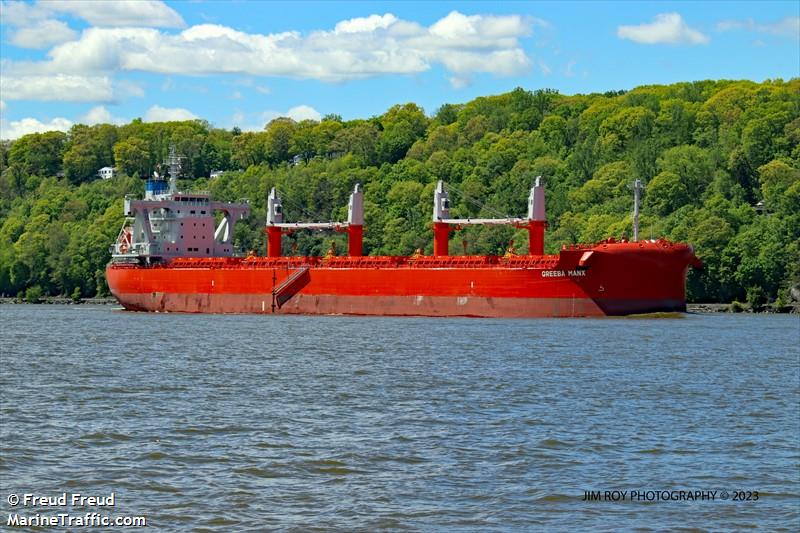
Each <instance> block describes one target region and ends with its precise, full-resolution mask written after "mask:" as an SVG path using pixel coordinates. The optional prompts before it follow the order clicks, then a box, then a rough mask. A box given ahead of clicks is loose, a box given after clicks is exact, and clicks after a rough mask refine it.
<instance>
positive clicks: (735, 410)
mask: <svg viewBox="0 0 800 533" xmlns="http://www.w3.org/2000/svg"><path fill="white" fill-rule="evenodd" d="M0 324H2V339H0V354H1V355H0V357H1V358H2V359H1V360H0V363H1V364H0V395H1V396H0V493H1V494H2V501H0V511H2V515H1V516H2V524H0V530H1V529H4V527H5V526H6V520H7V519H8V517H9V514H10V513H18V514H25V515H29V516H30V515H34V514H39V515H47V516H49V515H56V514H58V513H59V512H62V513H73V514H80V515H83V514H85V513H86V512H88V511H90V510H92V511H99V513H100V514H104V515H110V516H123V515H125V516H144V517H146V520H147V524H148V526H150V529H151V530H164V531H182V530H205V531H220V532H223V531H226V532H227V531H240V530H243V531H264V530H272V529H284V530H298V531H300V530H303V531H305V530H309V529H318V530H365V531H369V530H376V529H411V530H442V529H448V530H450V529H458V530H471V531H491V530H509V529H525V530H548V531H553V530H589V529H591V530H601V531H602V530H609V531H612V530H613V531H618V530H629V529H634V528H645V529H646V528H653V529H672V530H674V529H678V528H688V529H701V530H702V529H708V530H733V529H744V528H759V529H767V530H785V531H797V530H798V529H800V444H799V443H800V352H799V351H798V344H800V319H798V317H797V316H752V315H751V316H745V315H685V316H682V317H678V318H674V317H673V318H652V319H632V318H628V319H599V320H597V319H578V320H571V319H554V320H479V319H428V318H352V317H302V316H213V315H180V314H141V313H129V312H124V311H120V310H115V309H114V308H113V307H112V306H96V307H92V306H23V305H18V306H14V305H5V306H0ZM614 490H619V491H626V495H625V497H624V500H620V501H584V495H585V491H601V494H602V495H603V498H605V497H606V496H605V491H614ZM631 491H638V492H640V493H642V494H647V493H646V492H645V491H660V492H659V494H665V496H664V497H665V498H683V496H681V495H680V493H679V492H677V491H716V495H715V497H714V500H710V499H708V500H702V499H699V500H695V501H691V500H688V501H687V500H685V499H672V500H669V499H668V500H667V501H647V500H646V499H644V500H642V499H641V497H638V498H639V499H638V500H634V501H631V495H632V493H631ZM735 491H745V492H744V493H742V494H740V496H744V497H747V494H746V493H747V492H749V493H750V500H749V501H734V497H735V495H736V492H735ZM112 492H113V493H114V506H113V507H111V506H105V507H91V506H89V507H86V506H83V507H81V506H78V507H75V506H72V507H70V506H69V505H68V506H67V508H66V509H64V507H63V506H62V507H43V506H41V505H38V506H37V505H31V504H29V505H22V504H18V505H16V506H14V507H12V506H11V505H10V504H9V502H8V499H9V495H11V494H16V495H18V496H20V497H22V496H23V495H24V494H26V493H27V494H34V495H44V496H58V495H61V494H63V493H67V495H68V497H71V495H73V494H76V493H80V494H85V495H98V496H107V495H110V494H111V493H112ZM723 492H724V493H725V494H726V495H727V499H723ZM755 492H757V493H758V494H757V495H754V493H755ZM653 494H655V493H650V497H653ZM698 494H699V493H698ZM703 494H706V495H708V494H711V492H708V493H703ZM609 497H613V496H609ZM707 497H709V498H710V496H707ZM754 497H757V498H758V499H757V500H754V499H753V498H754ZM645 498H647V497H645ZM68 503H69V502H68ZM153 528H154V529H153Z"/></svg>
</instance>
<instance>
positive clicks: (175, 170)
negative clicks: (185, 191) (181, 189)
mask: <svg viewBox="0 0 800 533" xmlns="http://www.w3.org/2000/svg"><path fill="white" fill-rule="evenodd" d="M167 167H168V168H169V192H170V194H174V193H175V192H177V190H178V176H179V175H180V173H181V157H180V156H179V155H178V154H177V152H176V151H175V145H174V144H171V145H170V146H169V156H167Z"/></svg>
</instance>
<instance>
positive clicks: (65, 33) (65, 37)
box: [10, 20, 78, 48]
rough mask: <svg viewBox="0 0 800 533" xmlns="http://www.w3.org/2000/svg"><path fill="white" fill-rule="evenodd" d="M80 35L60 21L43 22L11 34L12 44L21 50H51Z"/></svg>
mask: <svg viewBox="0 0 800 533" xmlns="http://www.w3.org/2000/svg"><path fill="white" fill-rule="evenodd" d="M77 35H78V34H77V33H76V32H75V30H73V29H72V28H70V27H69V26H67V25H66V24H65V23H63V22H61V21H60V20H42V21H40V22H37V23H35V24H33V25H32V26H27V27H23V28H20V29H18V30H16V31H15V32H13V33H12V34H11V39H10V42H11V44H13V45H14V46H17V47H20V48H50V47H51V46H53V45H54V44H59V43H63V42H66V41H70V40H72V39H74V38H75V37H76V36H77Z"/></svg>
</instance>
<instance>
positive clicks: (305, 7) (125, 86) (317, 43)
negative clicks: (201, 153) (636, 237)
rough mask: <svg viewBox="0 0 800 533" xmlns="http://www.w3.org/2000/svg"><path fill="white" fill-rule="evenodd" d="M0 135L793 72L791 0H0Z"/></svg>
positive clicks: (798, 8)
mask: <svg viewBox="0 0 800 533" xmlns="http://www.w3.org/2000/svg"><path fill="white" fill-rule="evenodd" d="M0 23H1V24H0V61H1V62H0V138H4V139H6V138H16V137H18V136H20V135H23V134H25V133H30V132H34V131H46V130H48V129H60V130H66V129H68V128H69V127H70V126H71V125H72V124H75V123H81V122H82V123H90V124H91V123H98V122H114V123H125V122H128V121H130V120H131V119H133V118H136V117H142V118H143V119H144V120H152V121H155V120H169V119H184V118H193V117H197V118H203V119H206V120H208V121H210V122H211V123H212V124H214V125H215V126H219V127H224V128H230V127H233V126H239V127H241V128H242V129H245V130H252V129H261V128H263V126H264V124H265V123H266V122H268V121H269V120H270V119H272V118H275V117H276V116H282V115H288V116H291V117H292V118H295V119H297V120H302V119H305V118H312V119H317V118H319V117H321V116H322V115H325V114H327V113H338V114H340V115H342V116H343V117H344V118H345V119H353V118H367V117H370V116H373V115H379V114H381V113H383V112H384V111H385V110H386V109H387V108H389V107H390V106H392V105H394V104H397V103H405V102H416V103H417V104H419V105H421V106H422V107H423V108H424V109H425V110H426V112H428V113H429V114H430V113H433V112H434V111H435V110H436V108H438V107H439V106H440V105H442V104H444V103H448V102H449V103H459V102H466V101H469V100H471V99H473V98H475V97H476V96H482V95H490V94H498V93H502V92H505V91H509V90H511V89H513V88H514V87H517V86H521V87H523V88H526V89H531V90H533V89H538V88H545V87H546V88H553V89H557V90H559V91H560V92H562V93H565V94H574V93H587V92H603V91H607V90H616V89H629V88H632V87H635V86H637V85H643V84H654V83H672V82H678V81H690V80H700V79H720V78H725V79H750V80H755V81H763V80H765V79H768V78H784V79H788V78H792V77H797V76H800V2H798V1H797V0H792V1H774V2H744V1H740V2H722V1H714V2H588V1H586V2H267V1H244V0H242V1H229V2H220V1H208V2H206V1H192V2H188V1H185V2H160V1H148V0H139V1H130V2H126V1H107V2H102V3H101V2H99V1H96V0H95V1H91V0H88V1H84V0H70V1H39V2H13V1H12V2H9V1H5V0H2V3H0Z"/></svg>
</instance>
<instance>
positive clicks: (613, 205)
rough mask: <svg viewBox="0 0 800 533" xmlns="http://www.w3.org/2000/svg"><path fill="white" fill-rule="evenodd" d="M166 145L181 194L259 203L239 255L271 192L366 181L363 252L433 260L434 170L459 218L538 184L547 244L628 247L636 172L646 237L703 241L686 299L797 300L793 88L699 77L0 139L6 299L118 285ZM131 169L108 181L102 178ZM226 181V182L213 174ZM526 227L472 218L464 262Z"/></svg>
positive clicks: (305, 211)
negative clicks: (224, 125)
mask: <svg viewBox="0 0 800 533" xmlns="http://www.w3.org/2000/svg"><path fill="white" fill-rule="evenodd" d="M170 145H174V146H175V147H176V149H177V151H178V152H179V153H180V154H181V155H182V156H183V158H184V159H183V161H184V164H183V166H182V174H183V175H182V180H181V183H180V185H181V187H183V188H185V189H209V190H211V192H212V193H213V194H214V196H215V197H216V198H218V199H222V200H237V199H239V198H248V199H249V200H250V202H251V205H252V208H253V213H252V215H251V218H250V220H249V223H248V224H240V225H239V226H237V233H236V235H235V238H236V243H237V244H238V245H239V246H240V247H241V249H242V250H245V251H247V250H253V251H257V252H259V251H260V252H262V253H263V250H264V247H265V239H264V234H263V224H264V220H265V218H266V214H265V207H266V197H267V194H268V191H269V190H270V188H271V187H273V186H275V187H277V188H278V190H279V191H280V192H281V194H282V196H283V200H284V213H285V218H286V219H287V220H292V221H308V220H322V221H327V220H343V219H344V218H345V216H346V205H347V199H348V195H349V193H350V192H351V190H352V188H353V186H354V184H355V183H357V182H358V183H361V184H362V185H363V186H364V191H365V200H366V201H365V215H366V228H365V236H364V246H365V252H366V253H369V254H372V255H381V254H387V255H400V254H410V253H413V252H414V251H415V250H417V249H422V250H423V251H425V252H427V253H430V252H431V248H432V244H431V241H432V239H431V231H430V212H431V203H432V198H433V189H434V187H435V183H436V181H437V180H439V179H443V180H445V181H446V182H447V183H448V185H449V187H450V191H451V203H452V209H451V212H452V214H453V215H454V216H457V217H477V216H483V217H495V216H506V215H513V216H520V215H523V214H524V213H525V211H526V201H527V194H528V190H529V188H530V186H531V184H532V182H533V180H534V178H535V177H536V176H539V175H541V176H543V177H544V179H545V184H546V190H547V213H548V222H549V230H548V232H547V235H546V250H547V252H548V253H556V252H557V251H558V249H559V248H560V247H561V246H562V245H563V244H569V243H577V242H594V241H597V240H600V239H602V238H605V237H607V236H615V237H623V236H627V237H630V236H631V207H632V199H631V197H632V193H631V191H630V185H631V183H632V182H633V181H634V180H635V179H641V180H642V181H643V183H644V184H645V194H644V200H643V206H642V216H641V222H640V227H641V236H642V237H644V238H650V237H661V236H664V237H667V238H670V239H672V240H678V241H685V242H689V243H691V244H693V245H694V246H695V249H696V251H697V254H698V256H699V257H700V258H701V259H702V260H703V262H704V264H705V268H704V270H703V271H701V272H693V273H692V274H691V275H690V279H689V288H688V293H689V294H688V296H689V299H690V301H723V302H727V301H732V300H749V301H751V302H753V303H763V302H765V301H767V300H775V299H778V300H782V301H787V300H788V299H789V291H790V289H791V288H792V287H797V286H798V283H800V244H799V243H800V79H792V80H789V81H783V80H768V81H765V82H763V83H755V82H751V81H727V80H719V81H699V82H687V83H676V84H672V85H658V86H655V85H654V86H642V87H637V88H635V89H633V90H630V91H612V92H608V93H604V94H587V95H572V96H569V95H562V94H559V93H558V92H556V91H552V90H536V91H527V90H524V89H522V88H517V89H515V90H513V91H511V92H509V93H505V94H501V95H496V96H487V97H480V98H476V99H475V100H472V101H470V102H468V103H465V104H445V105H443V106H441V107H440V108H439V109H438V110H436V111H435V113H433V114H432V115H430V116H428V115H426V114H425V112H424V111H423V110H422V109H421V108H420V107H419V106H417V105H415V104H413V103H408V104H402V105H396V106H393V107H392V108H390V109H389V110H387V111H386V112H385V113H384V114H382V115H380V116H375V117H372V118H369V119H366V120H350V121H344V120H342V118H341V117H340V116H337V115H327V116H325V117H324V118H322V119H321V120H319V121H314V120H303V121H300V122H295V121H293V120H291V119H289V118H278V119H275V120H273V121H271V122H270V123H269V124H267V125H266V126H265V128H264V130H263V131H258V132H242V131H240V130H238V129H237V128H234V129H232V130H225V129H220V128H215V127H213V126H211V125H210V124H209V123H207V122H205V121H202V120H195V121H184V122H165V123H145V122H142V121H141V120H139V119H137V120H134V121H133V122H131V123H130V124H126V125H123V126H113V125H109V124H99V125H95V126H86V125H75V126H73V127H72V129H70V131H69V132H67V133H62V132H47V133H42V134H32V135H26V136H24V137H21V138H20V139H17V140H16V141H13V142H2V144H0V170H1V171H2V172H1V173H0V293H4V294H10V295H17V294H19V293H23V294H24V293H25V292H26V291H32V292H33V293H34V294H49V295H68V296H74V297H81V296H83V297H88V296H94V295H104V294H107V291H108V289H107V286H106V284H105V278H104V274H103V271H104V267H105V264H106V263H107V262H108V259H109V257H110V256H109V252H108V248H109V246H110V244H111V243H112V242H113V240H114V238H115V237H116V234H117V232H118V231H119V228H120V226H121V225H122V222H123V217H122V198H123V196H124V195H125V194H141V193H142V192H143V180H142V179H141V178H145V177H147V176H150V175H151V174H152V172H153V171H154V170H156V169H157V168H158V165H159V164H160V163H162V162H163V161H164V160H165V158H166V155H167V153H168V150H169V147H170ZM103 166H114V167H116V168H117V169H118V171H119V175H118V176H117V177H115V178H113V179H111V180H98V178H97V170H98V169H99V168H101V167H103ZM214 170H221V171H225V172H224V173H223V174H222V176H220V177H217V178H215V179H213V180H210V179H209V178H208V176H209V174H210V172H211V171H214ZM331 241H334V242H337V243H338V244H339V246H337V249H338V250H340V251H341V250H346V246H344V236H342V235H335V234H334V235H331V234H322V233H303V232H298V233H295V234H292V235H290V236H289V238H287V239H285V244H284V245H285V246H286V250H285V252H286V253H293V254H309V255H316V254H324V253H325V252H326V251H327V250H328V249H329V247H330V243H331ZM511 243H513V246H514V247H515V248H517V249H524V248H525V247H526V245H527V235H526V232H525V231H520V230H515V229H514V228H511V227H470V228H468V229H465V230H462V231H459V232H457V233H456V234H454V236H453V242H452V243H451V249H452V250H454V251H457V252H459V253H464V252H466V253H470V254H479V253H504V252H505V251H506V250H507V249H508V247H509V246H510V245H511Z"/></svg>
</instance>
